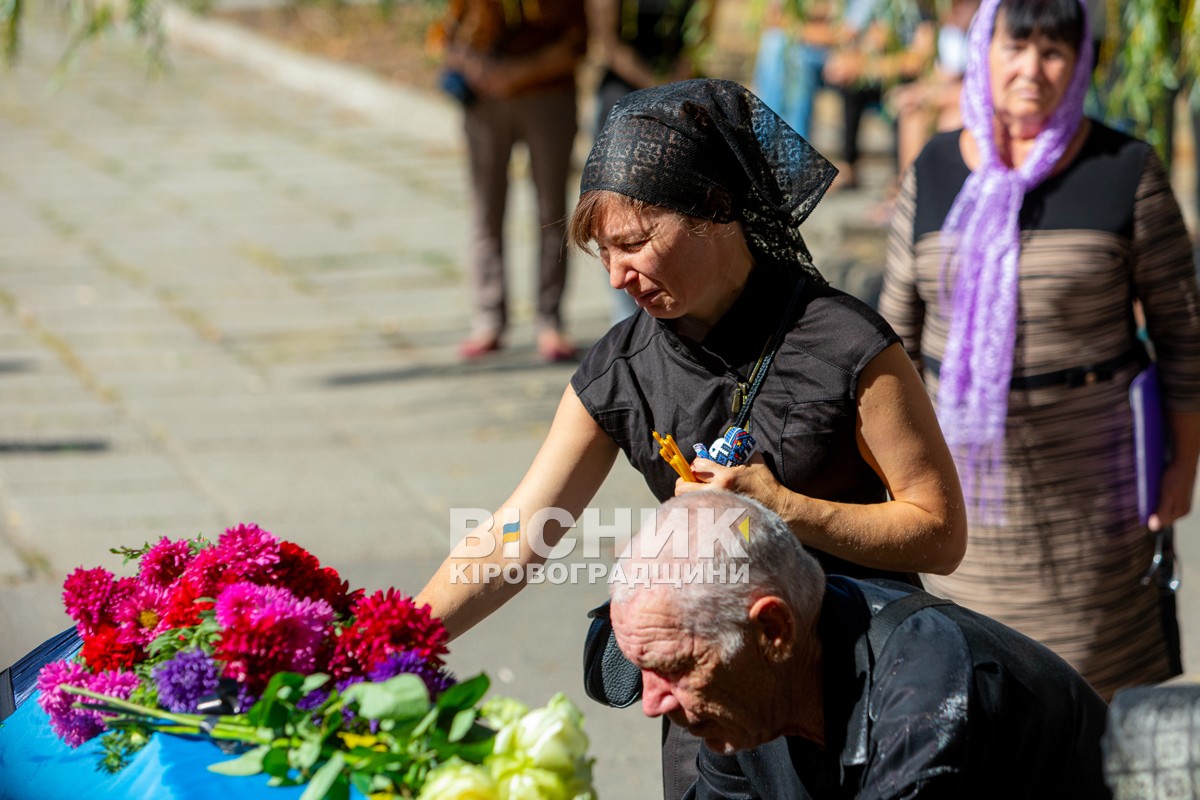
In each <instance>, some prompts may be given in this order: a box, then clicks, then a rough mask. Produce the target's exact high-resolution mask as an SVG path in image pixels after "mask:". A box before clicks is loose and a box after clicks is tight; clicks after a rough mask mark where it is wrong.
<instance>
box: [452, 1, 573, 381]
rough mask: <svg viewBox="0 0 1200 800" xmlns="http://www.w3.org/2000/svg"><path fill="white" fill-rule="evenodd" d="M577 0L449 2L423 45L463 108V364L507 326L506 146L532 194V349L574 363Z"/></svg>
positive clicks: (499, 339)
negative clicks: (466, 254) (569, 288)
mask: <svg viewBox="0 0 1200 800" xmlns="http://www.w3.org/2000/svg"><path fill="white" fill-rule="evenodd" d="M583 3H584V0H555V1H554V2H537V0H451V2H450V3H449V5H448V6H447V10H446V14H445V16H444V17H443V19H442V20H441V21H440V22H438V23H436V24H435V25H434V26H433V29H432V30H431V31H430V38H431V41H432V43H433V44H434V46H436V47H439V48H440V49H441V50H442V52H443V56H444V60H445V70H444V71H443V73H442V83H443V87H444V88H445V89H446V90H447V91H449V92H450V93H451V94H452V95H453V96H455V97H456V98H457V99H458V100H460V101H461V102H462V105H463V130H464V132H465V134H466V142H467V155H468V162H469V171H470V181H471V290H472V300H473V305H474V312H473V317H472V320H471V333H470V335H469V336H468V338H467V339H466V340H465V341H463V342H462V344H461V345H460V346H459V354H460V355H461V356H462V357H463V358H464V359H468V360H469V359H475V358H479V357H481V356H484V355H486V354H488V353H491V352H494V351H496V350H499V349H500V348H501V347H502V346H503V344H504V333H505V330H506V328H507V326H508V322H509V315H508V306H509V301H508V291H507V286H506V280H505V269H504V216H505V208H506V204H507V198H508V170H509V160H510V158H511V156H512V150H513V147H514V146H515V145H516V144H517V142H524V143H525V146H526V147H527V148H528V151H529V167H530V176H531V178H532V179H533V184H534V188H535V189H536V192H537V209H538V214H537V215H538V232H537V241H538V243H539V244H538V247H537V280H536V282H535V285H536V287H537V298H536V305H535V319H534V324H535V328H536V331H537V333H536V336H537V351H538V353H539V355H540V356H541V357H542V358H543V359H545V360H547V361H566V360H571V359H573V358H574V357H575V348H574V347H573V346H572V345H571V343H570V341H569V340H568V339H567V338H566V336H565V334H564V332H563V318H562V298H563V291H564V288H565V286H566V280H567V249H566V240H565V234H566V216H567V180H568V175H569V171H570V165H571V152H572V150H573V147H574V144H575V134H576V131H577V121H576V114H577V111H576V97H575V69H576V66H577V65H578V64H579V62H580V61H581V59H582V58H583V55H584V52H585V51H586V49H587V24H586V19H585V12H584V5H583Z"/></svg>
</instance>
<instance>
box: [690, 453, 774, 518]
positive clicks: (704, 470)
mask: <svg viewBox="0 0 1200 800" xmlns="http://www.w3.org/2000/svg"><path fill="white" fill-rule="evenodd" d="M692 474H693V475H695V476H696V479H697V480H698V481H699V483H694V482H692V481H685V480H684V479H683V478H680V479H679V480H677V481H675V495H676V496H679V495H681V494H687V493H688V492H696V491H699V490H701V489H725V490H726V491H730V492H735V493H737V494H740V495H744V496H746V497H750V498H752V499H754V500H757V501H758V502H760V503H762V504H763V505H765V506H766V507H767V508H770V509H771V510H773V511H776V512H779V511H781V510H782V509H780V508H779V507H778V506H777V505H775V504H776V503H778V501H779V498H780V496H781V492H782V491H783V486H782V484H780V483H779V481H778V480H776V478H775V476H774V475H772V474H771V470H769V469H768V468H767V462H766V461H764V460H763V457H762V455H761V454H759V453H755V454H754V455H753V456H751V457H750V460H749V461H747V462H746V463H745V464H743V465H740V466H736V467H724V466H721V465H720V464H718V463H717V462H715V461H709V460H708V459H707V458H697V459H696V460H695V461H693V462H692Z"/></svg>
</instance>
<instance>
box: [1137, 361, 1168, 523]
mask: <svg viewBox="0 0 1200 800" xmlns="http://www.w3.org/2000/svg"><path fill="white" fill-rule="evenodd" d="M1129 407H1130V409H1131V410H1132V411H1133V448H1134V458H1135V460H1136V462H1137V502H1138V519H1140V520H1141V522H1142V524H1143V525H1145V524H1146V522H1147V520H1149V519H1150V515H1151V514H1153V513H1154V512H1155V511H1157V510H1158V495H1159V489H1160V486H1161V484H1162V472H1163V467H1164V466H1165V465H1166V436H1165V432H1164V430H1163V406H1162V398H1161V397H1159V392H1158V366H1157V365H1155V364H1151V365H1150V366H1148V367H1146V368H1145V369H1144V370H1142V371H1141V372H1139V373H1138V374H1137V377H1135V378H1134V379H1133V382H1132V383H1130V384H1129Z"/></svg>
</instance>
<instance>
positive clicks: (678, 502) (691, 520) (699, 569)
mask: <svg viewBox="0 0 1200 800" xmlns="http://www.w3.org/2000/svg"><path fill="white" fill-rule="evenodd" d="M679 513H682V514H685V515H686V525H685V526H684V528H685V529H684V530H677V529H675V528H673V527H671V525H670V522H669V520H670V519H671V518H672V515H676V514H679ZM735 514H736V519H732V524H730V522H731V518H733V517H734V515H735ZM705 515H706V516H705ZM677 518H678V517H676V519H677ZM713 520H719V522H718V524H715V525H714V524H711V522H712V521H713ZM664 521H668V525H667V527H668V529H669V532H668V537H669V538H668V539H667V540H665V541H659V540H657V539H656V538H655V537H656V536H661V533H660V532H659V531H657V530H655V529H652V528H651V527H650V524H649V523H647V524H646V525H643V526H642V529H641V530H639V531H638V533H637V534H636V535H635V536H634V537H633V539H632V540H631V541H630V543H629V546H628V547H627V548H626V549H625V551H624V552H623V553H622V554H621V556H620V558H619V559H618V562H617V563H618V566H619V567H620V569H619V570H614V574H613V578H612V581H611V586H610V590H611V592H612V598H613V602H614V603H617V604H623V603H626V602H628V601H629V600H631V599H632V598H633V596H634V595H635V594H636V593H638V592H640V591H652V590H655V589H659V590H661V589H662V588H664V587H668V586H669V587H670V588H671V589H673V591H672V594H671V596H672V598H673V599H674V601H675V603H676V604H677V606H678V608H679V612H680V619H681V621H682V624H683V626H684V628H685V630H688V631H689V632H690V633H693V634H695V635H697V636H700V637H702V638H704V639H707V640H709V641H713V642H715V643H716V644H717V645H718V646H719V647H720V649H721V651H722V654H723V656H724V657H725V658H730V657H732V656H733V655H734V654H735V653H737V652H738V651H739V650H740V649H741V647H742V646H743V644H744V641H745V634H746V620H747V614H748V613H749V611H750V607H751V606H752V605H753V604H754V602H755V601H756V600H758V599H759V598H761V597H765V596H768V595H773V596H776V597H780V598H782V599H783V600H784V602H786V603H787V604H788V607H789V608H791V610H792V613H793V614H795V615H796V617H797V618H798V619H800V620H804V619H808V618H810V617H812V616H813V615H815V614H816V612H817V609H818V608H819V607H820V605H821V599H822V597H823V596H824V593H825V575H824V573H823V572H822V571H821V567H820V565H819V564H818V563H817V561H816V559H815V558H813V557H812V556H811V555H809V553H807V552H806V551H805V550H804V547H803V546H802V545H801V544H800V542H799V540H797V539H796V535H795V534H794V533H792V531H791V529H790V528H788V526H787V523H785V522H784V521H783V519H782V518H781V517H780V516H779V515H778V514H776V513H775V512H774V511H771V510H770V509H768V508H767V507H766V506H764V505H762V504H761V503H759V502H757V501H756V500H752V499H750V498H748V497H743V496H741V495H737V494H733V493H732V492H727V491H723V490H716V489H711V490H709V489H706V490H703V491H698V492H688V493H687V494H685V495H680V496H679V497H673V498H671V499H669V500H667V501H666V502H665V503H663V504H662V506H661V507H660V508H659V510H658V513H657V514H656V516H655V523H654V524H655V526H659V527H661V525H662V523H663V522H664ZM705 521H708V522H709V523H710V524H704V522H705ZM680 535H683V536H686V545H687V546H686V549H684V548H682V547H676V545H677V544H679V542H678V541H676V539H675V537H677V536H680ZM647 539H650V540H652V541H653V542H654V544H657V545H659V547H658V548H657V549H654V547H653V545H650V546H649V547H647V546H646V545H648V544H649V542H647ZM650 550H653V552H648V551H650ZM689 565H693V569H692V571H691V574H692V575H693V576H694V577H696V578H698V579H696V580H683V581H679V577H680V575H681V572H682V574H685V575H686V574H687V567H688V566H689ZM641 567H645V568H644V569H643V568H641ZM671 567H674V571H671V569H669V568H671ZM743 567H745V568H746V569H745V571H744V572H741V571H739V570H741V568H743ZM714 575H715V576H718V578H720V579H712V576H714ZM734 575H738V576H739V578H740V579H738V580H730V578H731V577H732V576H734Z"/></svg>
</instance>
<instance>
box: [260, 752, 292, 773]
mask: <svg viewBox="0 0 1200 800" xmlns="http://www.w3.org/2000/svg"><path fill="white" fill-rule="evenodd" d="M291 768H292V765H291V764H290V763H289V760H288V748H287V745H286V744H282V745H280V746H277V747H272V748H271V750H270V752H268V753H267V754H266V755H265V756H264V757H263V760H262V769H263V772H265V773H267V774H268V775H273V776H275V777H277V778H286V777H287V776H288V772H290V771H291Z"/></svg>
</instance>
